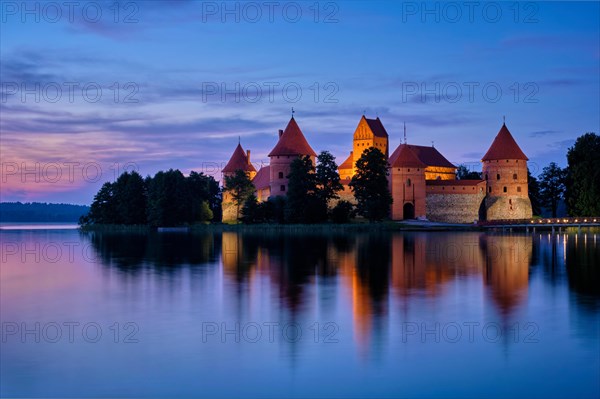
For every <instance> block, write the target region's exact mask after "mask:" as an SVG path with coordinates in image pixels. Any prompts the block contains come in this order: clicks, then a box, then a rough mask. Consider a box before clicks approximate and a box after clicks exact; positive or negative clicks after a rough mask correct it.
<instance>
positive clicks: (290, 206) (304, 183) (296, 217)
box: [285, 155, 327, 223]
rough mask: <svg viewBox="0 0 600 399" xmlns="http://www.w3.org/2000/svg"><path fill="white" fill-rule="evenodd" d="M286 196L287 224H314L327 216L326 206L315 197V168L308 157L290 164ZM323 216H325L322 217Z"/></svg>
mask: <svg viewBox="0 0 600 399" xmlns="http://www.w3.org/2000/svg"><path fill="white" fill-rule="evenodd" d="M287 178H288V179H289V183H288V191H287V194H286V198H287V201H286V206H285V220H286V221H287V222H288V223H315V222H318V221H321V220H323V219H324V217H326V215H327V205H326V204H325V208H324V209H323V203H322V202H321V201H319V198H318V197H317V178H316V173H315V166H314V165H313V163H312V161H311V159H310V157H309V156H308V155H307V156H304V157H300V158H297V159H294V161H292V163H291V164H290V174H289V175H288V176H287ZM323 215H325V216H323Z"/></svg>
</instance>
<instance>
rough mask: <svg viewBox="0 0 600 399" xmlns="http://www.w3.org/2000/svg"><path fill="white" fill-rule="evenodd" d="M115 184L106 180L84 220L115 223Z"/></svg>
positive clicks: (94, 222) (97, 222)
mask: <svg viewBox="0 0 600 399" xmlns="http://www.w3.org/2000/svg"><path fill="white" fill-rule="evenodd" d="M114 191H115V190H114V184H113V183H109V182H106V183H104V184H103V185H102V187H100V190H98V192H97V193H96V195H95V196H94V201H93V202H92V205H91V206H90V212H89V214H88V215H87V217H84V218H83V219H82V221H84V222H87V223H88V224H113V223H115V221H116V220H117V204H116V201H115V195H114Z"/></svg>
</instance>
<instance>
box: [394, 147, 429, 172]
mask: <svg viewBox="0 0 600 399" xmlns="http://www.w3.org/2000/svg"><path fill="white" fill-rule="evenodd" d="M392 157H393V158H394V159H393V160H392V158H391V157H390V165H391V166H392V167H393V168H405V167H415V168H425V167H427V165H426V164H425V163H424V162H423V161H421V160H420V159H419V157H418V156H417V154H415V153H414V152H413V150H412V149H411V148H410V146H409V145H408V144H400V145H399V146H398V148H396V151H394V153H393V154H392Z"/></svg>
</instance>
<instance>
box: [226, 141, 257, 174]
mask: <svg viewBox="0 0 600 399" xmlns="http://www.w3.org/2000/svg"><path fill="white" fill-rule="evenodd" d="M238 169H241V170H243V171H245V172H256V169H255V168H254V166H252V164H251V163H249V162H248V157H247V156H246V153H245V152H244V149H243V148H242V145H241V144H238V145H237V147H236V148H235V151H233V155H231V159H229V162H227V165H225V167H224V168H223V171H222V172H223V173H234V172H235V171H236V170H238Z"/></svg>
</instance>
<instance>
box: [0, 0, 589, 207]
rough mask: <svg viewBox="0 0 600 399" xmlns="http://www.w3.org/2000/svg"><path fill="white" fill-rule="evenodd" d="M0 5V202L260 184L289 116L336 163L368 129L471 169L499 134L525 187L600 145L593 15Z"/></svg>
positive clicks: (487, 9)
mask: <svg viewBox="0 0 600 399" xmlns="http://www.w3.org/2000/svg"><path fill="white" fill-rule="evenodd" d="M0 4H1V9H0V11H1V15H0V18H1V25H0V29H1V31H0V33H1V35H0V78H1V81H2V87H1V93H0V94H1V95H2V98H1V99H0V106H1V110H0V112H1V115H0V116H1V118H0V132H1V137H0V138H1V143H0V144H1V156H2V190H1V191H0V199H1V200H2V201H15V200H21V201H51V202H74V203H84V204H85V203H89V202H91V200H92V198H93V195H94V193H95V192H96V191H97V189H98V188H99V186H100V185H101V184H102V182H104V181H107V180H111V179H113V178H114V177H115V175H117V174H118V173H119V172H120V171H122V170H123V169H128V168H129V169H131V168H135V169H137V170H138V171H139V172H140V173H141V174H142V175H147V174H154V173H155V172H157V171H158V170H161V169H166V168H171V167H172V168H179V169H181V170H182V171H184V173H187V172H189V171H190V170H196V171H204V172H205V173H210V174H215V176H217V177H218V175H219V174H218V167H219V165H223V164H224V163H225V162H227V160H228V159H229V156H230V155H231V153H232V151H233V149H234V148H235V146H236V145H237V141H238V137H241V141H242V145H243V146H244V148H248V149H251V150H252V160H253V161H254V162H255V163H257V164H258V165H259V166H260V163H261V161H262V162H264V163H268V158H267V156H266V155H267V154H268V153H269V151H270V150H271V148H272V147H273V146H274V145H275V142H276V139H277V130H278V129H282V128H284V127H285V125H286V124H287V122H288V120H289V118H290V115H291V108H292V107H294V110H295V117H296V120H297V121H298V123H299V125H300V127H301V128H302V129H303V131H304V133H305V135H306V137H307V139H308V140H309V142H310V144H311V146H312V147H313V148H314V149H315V150H316V151H317V152H318V151H321V150H329V151H331V152H332V153H333V154H334V155H336V156H337V157H338V159H337V160H338V163H341V162H343V160H344V159H345V157H346V156H347V154H348V152H349V151H350V149H351V140H352V133H353V131H354V128H355V127H356V125H357V123H358V121H359V119H360V116H361V115H362V114H363V112H365V114H366V116H367V117H376V116H379V117H380V118H381V120H382V122H383V124H384V125H385V127H386V128H387V130H388V133H389V134H390V142H391V147H392V150H393V148H395V147H396V146H397V144H398V143H399V142H400V139H401V136H402V125H403V123H404V122H406V125H407V133H408V141H409V143H414V144H422V145H431V143H432V141H433V142H434V143H435V146H436V148H438V149H439V150H440V151H441V152H442V153H443V154H444V155H445V156H446V157H447V158H448V159H449V160H450V161H452V162H454V163H457V164H458V163H467V164H468V165H472V166H473V167H477V164H478V161H479V159H480V157H481V156H482V155H483V154H484V153H485V151H486V150H487V148H488V147H489V145H490V143H491V142H492V140H493V138H494V136H495V135H496V133H497V132H498V130H499V129H500V126H501V124H502V118H503V116H506V123H507V126H508V128H509V129H510V130H511V132H512V133H513V135H514V136H515V138H516V140H517V142H518V143H519V144H520V146H521V148H522V149H523V151H524V152H525V153H526V154H527V155H528V156H529V158H530V161H531V168H532V170H533V172H534V173H535V174H537V173H539V172H541V168H542V167H543V166H545V165H547V164H548V163H549V162H551V161H555V162H557V163H559V164H560V165H562V166H565V165H566V158H565V153H566V150H567V148H568V147H569V146H570V145H572V143H573V142H574V140H575V138H576V137H577V136H579V135H581V134H583V133H585V132H589V131H593V132H598V131H599V130H600V129H599V127H600V116H599V114H600V112H599V109H600V94H599V93H600V78H599V76H600V27H599V21H600V5H599V3H598V2H582V3H572V2H569V3H561V2H542V3H531V2H525V3H483V2H481V3H480V2H473V3H465V2H432V3H422V2H394V1H389V2H372V1H369V2H360V1H339V2H313V1H311V2H287V1H274V2H270V3H269V2H263V1H258V2H229V3H223V2H220V1H219V2H193V1H177V2H172V1H171V2H167V1H132V2H128V1H123V2H120V3H117V4H118V6H116V5H115V2H114V1H107V2H104V1H90V2H86V1H83V2H79V3H78V5H76V6H69V5H67V2H61V1H58V2H28V3H22V2H11V1H2V2H1V3H0ZM467 4H471V5H472V6H468V5H467ZM59 7H60V11H59ZM69 7H72V8H71V9H69ZM469 7H471V8H469ZM99 10H100V12H101V15H99V14H98V11H99ZM298 12H300V13H301V14H299V13H298ZM258 13H260V15H259V14H258ZM83 88H85V89H86V90H87V91H85V92H82V89H83ZM284 88H285V89H286V90H285V91H284ZM223 89H225V92H224V91H223ZM259 90H260V91H259ZM498 90H501V92H499V91H498ZM86 93H87V94H86ZM59 94H60V95H59ZM71 94H72V97H71V96H70V95H71ZM99 172H101V174H100V173H99Z"/></svg>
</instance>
